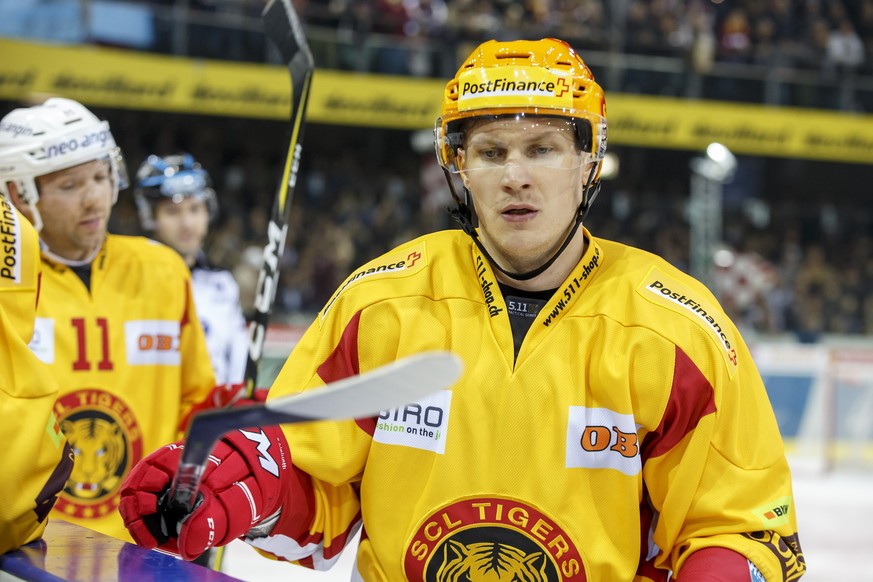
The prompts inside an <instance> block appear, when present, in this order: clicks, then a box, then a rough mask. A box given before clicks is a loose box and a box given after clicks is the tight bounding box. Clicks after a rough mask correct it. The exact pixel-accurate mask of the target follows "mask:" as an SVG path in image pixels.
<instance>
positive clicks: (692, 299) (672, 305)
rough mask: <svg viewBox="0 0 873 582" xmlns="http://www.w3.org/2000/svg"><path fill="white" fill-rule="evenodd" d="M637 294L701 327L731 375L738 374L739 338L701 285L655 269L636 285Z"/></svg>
mask: <svg viewBox="0 0 873 582" xmlns="http://www.w3.org/2000/svg"><path fill="white" fill-rule="evenodd" d="M637 293H639V294H640V295H641V296H642V297H643V298H644V299H646V300H647V301H650V302H652V303H654V304H656V305H660V306H662V307H665V308H667V309H669V310H671V311H674V312H676V313H678V314H680V315H682V316H683V317H686V318H687V319H689V320H690V321H692V322H694V323H695V324H696V325H698V326H699V327H700V328H701V329H702V330H703V331H704V332H706V335H707V336H708V337H709V338H710V339H711V340H712V341H713V343H714V344H715V346H716V348H717V349H718V351H719V353H720V354H721V356H722V358H723V359H724V363H725V366H726V368H727V371H728V375H729V376H730V377H731V378H733V377H734V374H736V373H737V351H736V338H735V337H734V336H735V334H734V331H733V327H732V326H731V325H729V324H728V318H727V315H725V313H724V311H723V310H722V309H721V307H719V305H718V303H717V302H716V301H715V300H714V299H713V298H712V297H711V296H710V295H709V293H707V292H706V291H705V288H703V287H702V286H692V285H691V284H689V283H688V282H683V281H680V280H679V279H678V278H677V277H675V276H673V275H669V274H667V273H665V272H664V271H662V270H660V269H658V268H657V267H652V268H651V269H649V271H648V273H646V275H645V277H643V279H642V281H640V283H639V285H637Z"/></svg>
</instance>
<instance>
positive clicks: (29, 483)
mask: <svg viewBox="0 0 873 582" xmlns="http://www.w3.org/2000/svg"><path fill="white" fill-rule="evenodd" d="M0 131H2V130H0ZM0 242H2V244H0V442H2V443H3V447H4V450H3V452H2V453H0V465H2V466H3V471H4V475H3V479H0V499H2V500H3V502H2V503H0V554H3V553H5V552H8V551H10V550H14V549H15V548H18V547H19V546H22V545H24V544H26V543H29V542H32V541H34V540H37V539H39V538H40V537H41V536H42V533H43V531H44V530H45V526H46V517H47V516H48V513H49V510H51V508H52V506H53V505H54V503H55V501H56V499H57V494H58V492H59V491H60V490H61V489H62V488H63V487H64V483H66V480H67V477H69V475H70V471H71V470H72V468H73V454H72V451H71V449H70V445H69V444H68V443H67V441H66V439H64V435H63V433H61V429H60V427H59V426H58V422H57V419H56V418H55V415H54V404H55V398H56V397H57V395H58V387H57V383H56V382H55V381H54V379H53V378H52V376H51V373H50V372H49V369H48V367H47V366H46V365H45V364H43V363H42V362H40V361H39V360H38V359H37V358H36V356H34V355H33V353H32V352H31V351H30V349H28V347H27V344H28V342H29V341H30V339H31V335H32V334H33V321H34V317H35V316H36V313H35V312H36V305H37V300H38V295H39V281H40V261H39V242H38V239H37V234H36V231H35V230H34V229H33V226H31V224H30V223H29V222H28V221H27V219H26V218H24V217H23V216H22V215H21V214H19V213H18V211H17V210H16V209H15V207H14V206H12V203H11V202H10V201H9V200H8V199H7V198H6V197H5V196H3V195H2V194H0Z"/></svg>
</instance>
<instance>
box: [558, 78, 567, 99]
mask: <svg viewBox="0 0 873 582" xmlns="http://www.w3.org/2000/svg"><path fill="white" fill-rule="evenodd" d="M569 90H570V83H568V82H567V79H558V87H557V88H556V89H555V97H563V96H564V93H566V92H567V91H569Z"/></svg>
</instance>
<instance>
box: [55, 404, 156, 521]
mask: <svg viewBox="0 0 873 582" xmlns="http://www.w3.org/2000/svg"><path fill="white" fill-rule="evenodd" d="M55 415H56V416H57V418H58V422H59V424H60V427H61V430H62V431H63V433H64V436H65V437H66V438H67V442H69V443H70V448H71V449H72V450H73V455H74V462H73V471H72V473H71V474H70V478H69V479H68V480H67V483H66V485H65V486H64V489H63V491H61V494H60V495H59V496H58V501H57V504H56V505H55V509H56V511H59V512H61V513H64V514H66V515H70V516H73V517H78V518H92V517H101V516H104V515H106V514H108V513H112V512H114V511H116V508H117V507H118V501H119V498H118V493H119V491H120V489H121V482H122V480H123V479H124V476H125V475H127V472H128V471H129V470H130V468H131V467H133V465H134V464H136V463H137V462H138V461H139V460H140V459H142V448H143V445H142V431H141V430H140V428H139V424H138V423H137V422H136V418H135V417H134V415H133V412H132V411H131V410H130V408H129V407H128V406H127V404H126V403H125V402H124V401H122V400H121V399H120V398H118V397H117V396H115V395H113V394H109V393H108V392H104V391H103V390H98V389H86V390H78V391H76V392H73V393H71V394H67V395H64V396H61V397H60V398H58V400H57V402H55Z"/></svg>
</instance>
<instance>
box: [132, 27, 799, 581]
mask: <svg viewBox="0 0 873 582" xmlns="http://www.w3.org/2000/svg"><path fill="white" fill-rule="evenodd" d="M435 131H436V147H437V153H438V158H439V161H440V164H441V165H442V166H443V168H445V170H446V172H447V177H449V182H450V184H454V182H455V179H457V180H458V181H459V182H460V184H462V185H463V189H464V191H463V195H458V196H456V199H457V202H458V205H457V208H456V209H455V211H454V214H455V216H456V217H457V218H458V220H459V221H460V222H461V224H462V226H463V231H444V232H438V233H433V234H430V235H426V236H424V237H422V238H419V239H416V240H413V241H411V242H409V243H407V244H404V245H401V246H399V247H397V248H396V249H394V250H392V251H390V252H388V253H386V254H385V255H383V256H381V257H379V258H377V259H375V260H373V261H371V262H370V263H368V264H366V265H364V266H363V267H361V268H360V269H359V270H357V271H355V272H354V273H352V274H351V275H350V276H349V277H348V278H347V279H346V281H345V282H344V283H343V284H342V285H340V287H339V288H338V289H337V291H336V292H335V293H334V295H333V296H332V297H331V298H330V300H329V301H328V302H327V303H326V305H325V306H324V308H323V309H322V310H321V312H320V313H318V315H317V316H316V321H315V322H314V323H313V324H312V326H311V327H310V328H309V330H308V331H307V332H306V334H305V335H304V337H303V338H302V339H301V341H300V342H299V343H298V344H297V346H296V347H295V349H294V350H293V352H292V353H291V356H290V357H289V359H288V361H287V363H286V365H285V367H284V368H283V370H282V371H281V372H280V374H279V377H278V378H277V379H276V381H275V383H274V384H273V387H272V389H271V392H270V397H271V398H272V397H275V396H280V395H285V394H288V393H294V392H299V391H304V390H309V389H315V388H318V387H319V386H322V385H323V384H325V383H328V382H331V381H334V380H337V379H340V378H344V377H347V376H350V375H354V374H358V373H361V372H363V371H366V370H370V369H373V368H375V367H377V366H379V365H382V364H385V363H387V362H390V361H393V360H395V359H397V358H398V357H401V356H406V355H409V354H413V353H416V352H420V351H424V350H431V349H448V350H451V351H453V352H455V353H457V354H458V355H460V356H461V357H462V358H463V360H464V361H465V363H466V366H465V370H466V371H465V373H464V376H462V378H461V380H460V381H458V383H457V384H455V386H454V387H453V388H452V389H451V390H447V391H442V392H439V393H436V394H433V395H432V396H431V397H428V398H426V399H423V400H420V401H419V402H416V403H414V404H410V405H408V406H405V407H403V408H398V409H395V410H390V411H385V412H383V413H382V414H381V415H380V416H379V417H378V418H368V419H357V420H348V421H345V422H321V423H313V424H308V425H305V424H304V425H300V424H298V425H287V426H283V427H281V428H280V427H275V426H264V427H261V428H260V429H247V430H240V431H235V432H234V433H231V434H229V435H227V436H226V437H225V438H224V439H222V441H220V443H219V444H218V446H217V447H216V449H215V451H214V456H215V457H216V458H217V460H219V461H220V462H219V463H210V464H209V466H208V467H207V468H206V472H205V480H204V482H203V484H202V486H201V493H202V495H203V501H202V503H201V504H200V505H199V506H197V507H196V509H195V510H194V511H193V512H192V513H191V514H190V515H189V516H188V517H187V518H186V519H184V520H183V521H182V522H181V525H180V527H179V529H178V530H177V529H175V527H174V526H172V525H170V526H167V527H164V528H161V527H159V525H160V522H161V519H162V518H165V513H164V512H162V511H161V505H160V503H159V502H158V496H160V495H161V492H162V491H163V490H164V489H165V487H166V486H167V483H169V481H170V479H171V478H172V476H173V473H174V470H175V467H176V464H177V462H178V458H179V451H178V448H176V447H172V446H170V447H166V448H163V449H161V450H160V451H156V452H155V453H154V454H153V455H151V456H149V457H148V458H146V459H145V460H144V461H143V462H142V463H140V464H139V465H138V466H137V467H136V468H135V469H134V470H133V471H132V472H131V475H130V476H129V477H128V480H127V482H126V483H125V485H124V488H123V493H122V503H121V507H120V509H121V512H122V515H123V516H124V519H125V523H126V524H127V527H128V528H129V529H130V531H131V533H132V535H133V537H134V539H135V540H136V541H137V542H138V543H140V544H142V545H145V546H148V547H154V546H156V545H158V546H162V547H164V548H169V549H172V550H174V551H179V552H180V553H181V555H182V556H183V557H185V558H188V559H190V558H192V557H194V556H196V555H197V554H199V553H200V552H202V551H203V550H204V549H205V548H207V547H210V546H212V545H213V544H226V543H228V542H229V541H231V540H233V539H235V538H238V537H241V536H242V537H244V538H245V539H246V541H247V542H248V543H250V544H251V545H253V546H255V547H256V548H258V549H260V550H261V551H263V552H266V553H268V554H272V555H274V556H276V557H277V558H280V559H284V560H289V561H298V562H299V563H301V564H304V565H307V566H310V567H314V568H318V569H325V568H328V567H330V566H331V564H333V563H334V562H335V561H336V559H337V556H338V554H339V552H340V551H341V549H342V547H343V546H344V545H345V544H346V543H347V542H348V540H349V539H351V538H352V536H353V534H354V533H355V532H356V531H357V529H358V528H359V527H361V528H363V532H362V534H361V542H360V546H359V548H358V554H357V562H356V570H357V575H358V576H359V577H360V578H361V579H363V580H368V581H396V580H410V581H421V580H427V581H440V582H442V581H446V582H448V581H457V580H509V579H513V580H564V581H571V580H576V581H582V580H588V581H598V582H607V581H609V582H613V581H618V580H635V581H649V582H656V581H666V580H667V579H668V577H670V576H672V577H673V579H675V580H678V581H680V582H691V581H701V580H707V581H710V582H712V581H739V580H746V581H751V580H767V581H768V582H774V581H784V580H795V579H797V578H799V577H800V576H801V574H802V573H803V572H804V571H805V562H804V559H803V554H802V552H801V549H800V544H799V542H798V537H797V533H796V517H795V505H794V498H793V494H792V486H791V475H790V472H789V467H788V464H787V461H786V458H785V454H784V449H783V445H782V441H781V438H780V435H779V431H778V427H777V424H776V419H775V416H774V414H773V411H772V409H771V407H770V404H769V401H768V399H767V394H766V392H765V390H764V386H763V384H762V381H761V378H760V375H759V373H758V371H757V370H756V367H755V364H754V362H753V361H752V358H751V356H750V354H749V351H748V349H747V348H746V346H745V344H744V342H743V340H742V338H741V337H740V335H739V333H738V332H737V330H736V328H735V326H734V325H733V323H731V321H729V320H728V318H727V317H726V316H725V314H724V312H723V311H722V309H721V308H720V307H719V305H718V303H717V301H716V299H715V298H714V297H713V295H712V294H711V293H710V292H709V291H708V290H707V289H706V288H705V287H704V286H703V285H701V284H700V283H699V282H697V281H695V280H694V279H692V278H690V277H689V276H687V275H686V274H684V273H682V272H681V271H679V270H678V269H676V268H674V267H673V266H671V265H670V264H669V263H667V262H666V261H664V260H663V259H661V258H659V257H657V256H654V255H652V254H649V253H647V252H643V251H641V250H637V249H634V248H631V247H628V246H626V245H622V244H619V243H615V242H612V241H609V240H604V239H600V238H597V237H596V236H594V235H593V234H592V232H591V231H589V230H588V229H587V228H584V227H582V225H581V224H582V220H583V217H584V216H585V215H586V213H587V211H588V209H589V208H590V206H591V204H592V202H593V201H594V198H595V195H596V194H597V192H598V190H599V188H600V182H599V172H600V167H601V162H602V159H603V156H604V153H605V151H606V105H605V99H604V94H603V92H602V90H601V88H600V87H599V86H598V85H597V83H596V82H595V81H594V79H593V76H592V75H591V72H590V71H589V69H588V68H587V67H586V66H585V64H584V63H583V61H582V59H581V58H580V57H579V55H578V54H577V53H576V52H575V51H574V50H573V49H572V48H570V46H568V45H567V44H565V43H563V42H561V41H558V40H555V39H543V40H539V41H514V42H505V43H503V42H495V41H489V42H486V43H484V44H482V45H480V46H479V47H478V48H476V49H475V50H474V51H473V53H472V54H471V55H470V57H469V58H468V59H467V60H466V61H464V63H463V66H462V67H461V68H460V70H459V71H458V73H457V75H456V77H455V78H454V79H452V80H451V81H450V82H449V83H448V85H447V86H446V89H445V93H444V100H443V106H442V116H441V117H440V118H439V119H438V120H437V123H436V127H435ZM460 184H459V185H460ZM474 216H475V218H476V219H478V224H479V226H478V228H474V226H473V220H474ZM240 485H243V486H244V487H241V486H240ZM176 531H178V536H175V535H173V532H176ZM166 532H170V534H167V533H166Z"/></svg>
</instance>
